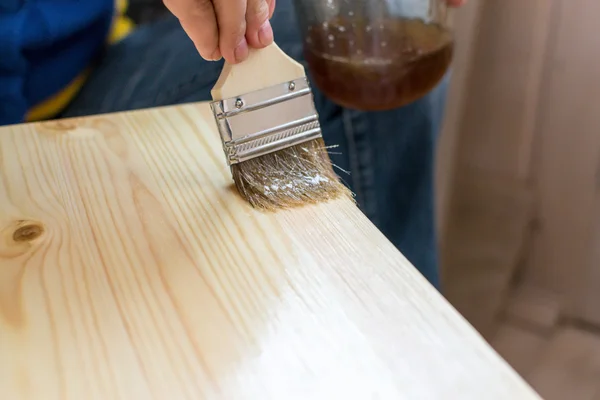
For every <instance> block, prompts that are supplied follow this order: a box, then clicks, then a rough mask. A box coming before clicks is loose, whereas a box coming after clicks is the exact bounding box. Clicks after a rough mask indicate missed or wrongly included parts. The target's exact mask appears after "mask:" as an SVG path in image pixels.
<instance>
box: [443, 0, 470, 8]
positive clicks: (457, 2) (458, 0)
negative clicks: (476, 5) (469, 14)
mask: <svg viewBox="0 0 600 400" xmlns="http://www.w3.org/2000/svg"><path fill="white" fill-rule="evenodd" d="M466 2H467V0H448V5H449V6H450V7H461V6H464V5H465V3H466Z"/></svg>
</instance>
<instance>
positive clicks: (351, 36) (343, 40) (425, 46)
mask: <svg viewBox="0 0 600 400" xmlns="http://www.w3.org/2000/svg"><path fill="white" fill-rule="evenodd" d="M305 48H306V60H307V61H308V63H309V66H310V71H311V73H312V79H313V81H314V83H315V84H316V86H318V87H319V89H321V91H322V92H323V93H324V94H325V95H326V96H327V97H329V98H330V99H331V100H332V101H334V102H336V103H338V104H340V105H342V106H345V107H348V108H355V109H361V110H367V111H379V110H388V109H392V108H396V107H401V106H403V105H405V104H408V103H410V102H412V101H415V100H417V99H418V98H420V97H422V96H424V95H425V94H427V92H429V91H430V90H431V89H433V88H434V87H435V86H436V84H437V83H439V82H440V80H441V79H442V78H443V76H444V74H445V73H446V71H447V70H448V67H449V65H450V63H451V61H452V54H453V48H454V46H453V39H452V35H451V34H450V32H449V31H448V30H447V29H445V28H442V27H441V26H439V25H435V24H426V23H424V22H423V21H421V20H416V19H403V18H398V19H385V20H382V21H380V22H371V21H370V22H369V23H366V22H365V21H361V20H359V19H344V18H338V19H336V20H332V21H328V22H326V23H324V24H322V25H319V26H311V27H309V30H308V35H307V37H306V46H305Z"/></svg>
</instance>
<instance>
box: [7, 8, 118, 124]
mask: <svg viewBox="0 0 600 400" xmlns="http://www.w3.org/2000/svg"><path fill="white" fill-rule="evenodd" d="M114 12H115V2H114V0H85V1H73V0H37V1H23V0H0V125H7V124H14V123H20V122H23V121H24V120H25V119H26V115H27V113H28V112H29V111H30V110H31V109H32V108H33V107H35V106H37V105H38V104H40V103H42V102H44V101H46V100H48V99H50V98H51V97H53V96H55V95H57V94H58V93H60V92H61V91H62V90H63V89H64V88H65V87H67V86H68V85H69V84H70V83H72V82H73V80H74V79H76V78H77V77H78V76H79V75H80V74H81V73H82V72H83V71H84V70H85V69H86V68H87V67H89V66H90V65H91V63H92V62H93V60H94V58H95V57H97V56H98V55H99V53H100V52H101V51H102V50H103V49H104V47H105V45H106V43H107V37H108V36H109V31H110V27H111V24H112V21H113V15H114Z"/></svg>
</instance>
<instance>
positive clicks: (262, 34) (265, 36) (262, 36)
mask: <svg viewBox="0 0 600 400" xmlns="http://www.w3.org/2000/svg"><path fill="white" fill-rule="evenodd" d="M258 41H259V42H260V44H262V45H263V46H268V45H270V44H271V42H272V41H273V28H272V27H271V23H270V22H269V20H266V21H265V23H264V24H262V26H261V27H260V29H259V30H258Z"/></svg>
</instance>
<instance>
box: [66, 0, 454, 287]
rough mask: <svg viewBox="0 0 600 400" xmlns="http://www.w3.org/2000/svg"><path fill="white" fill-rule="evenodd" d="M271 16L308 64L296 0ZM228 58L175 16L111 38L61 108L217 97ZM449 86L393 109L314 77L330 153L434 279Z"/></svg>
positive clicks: (395, 239) (291, 50)
mask: <svg viewBox="0 0 600 400" xmlns="http://www.w3.org/2000/svg"><path fill="white" fill-rule="evenodd" d="M272 25H273V30H274V32H275V38H276V40H277V44H278V45H279V46H280V47H281V48H282V50H283V51H285V52H286V53H287V54H288V55H290V56H291V57H293V58H294V59H296V60H297V61H299V62H302V63H303V64H304V65H305V67H306V63H305V61H304V58H303V54H302V41H301V40H300V36H299V34H298V30H297V26H296V20H295V16H294V10H293V7H292V5H291V1H290V0H279V1H278V2H277V7H276V11H275V15H274V17H273V20H272ZM221 67H222V61H221V62H207V61H204V60H202V58H201V57H200V56H199V55H198V54H197V52H196V50H195V48H194V46H193V45H192V43H191V41H190V40H189V38H188V37H187V36H186V35H185V33H184V32H183V30H182V29H181V27H180V25H179V23H178V21H177V20H176V19H175V18H173V17H170V16H169V17H167V18H165V19H163V20H160V21H157V22H155V23H152V24H150V25H147V26H142V27H140V28H138V30H137V31H135V32H134V33H133V34H131V36H129V37H127V38H126V39H124V40H123V41H122V42H120V43H118V44H116V45H114V46H113V47H111V48H110V49H109V50H108V52H107V53H106V55H105V56H104V58H103V59H102V62H101V63H100V65H99V66H98V67H97V69H96V71H95V72H94V74H93V75H92V77H91V78H90V80H89V82H88V83H87V84H86V85H85V87H84V88H83V90H82V91H81V93H80V94H79V95H78V96H77V98H76V99H75V101H74V102H73V103H72V104H71V105H70V106H69V108H68V109H67V110H66V111H65V113H64V114H63V116H64V117H71V116H81V115H90V114H99V113H106V112H114V111H124V110H133V109H141V108H147V107H156V106H164V105H172V104H182V103H188V102H196V101H206V100H210V99H211V97H210V90H211V88H212V86H213V85H214V84H215V82H216V80H217V78H218V76H219V74H220V72H221ZM309 79H310V72H309ZM446 86H447V82H446V80H445V81H444V82H443V83H442V84H441V85H439V86H438V87H437V88H436V89H435V90H433V91H432V92H431V93H430V94H428V95H427V96H425V97H423V98H422V99H420V100H418V101H416V102H414V103H412V104H409V105H408V106H405V107H403V108H400V109H396V110H392V111H386V112H360V111H355V110H350V109H346V108H343V107H340V106H338V105H336V104H334V103H332V102H331V101H329V100H328V99H327V98H326V97H325V96H324V95H323V94H322V93H321V92H320V91H319V90H318V88H316V87H314V86H313V93H314V98H315V104H316V107H317V110H318V112H319V118H320V122H321V126H322V129H323V136H324V139H325V142H326V144H327V145H337V146H338V147H337V148H336V149H332V154H331V158H332V161H333V163H334V164H335V165H336V166H338V167H339V174H340V177H341V178H342V179H343V180H344V182H345V183H346V184H347V185H348V186H349V187H350V189H351V190H352V191H353V192H354V193H355V194H356V199H357V201H358V204H359V207H360V208H361V210H362V211H363V212H364V213H365V214H366V215H367V217H368V218H369V219H370V220H371V221H372V222H373V223H374V224H375V225H376V226H377V227H378V228H379V229H380V230H381V231H382V232H383V233H384V234H385V235H386V236H387V237H388V239H389V240H390V241H391V242H392V243H393V244H394V245H395V246H396V247H398V248H399V249H400V251H402V252H403V254H404V255H405V256H406V257H407V258H408V259H409V260H410V261H411V262H412V263H413V264H414V265H415V267H416V268H417V269H418V270H419V271H420V272H421V273H422V274H423V275H424V276H425V277H426V278H427V279H428V280H429V281H430V282H431V283H432V284H433V285H434V286H436V287H438V285H439V282H438V268H437V251H436V237H435V231H434V226H435V223H434V208H433V165H434V149H435V143H436V137H437V134H438V131H439V129H440V121H441V119H442V113H443V103H444V99H445V92H446ZM344 171H347V172H344Z"/></svg>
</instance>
